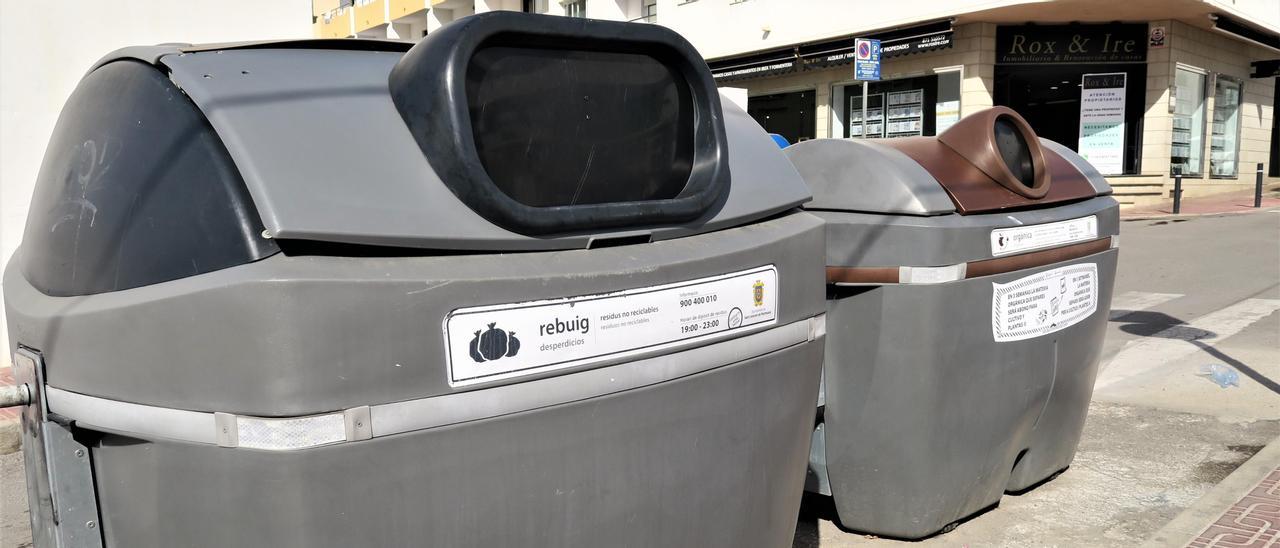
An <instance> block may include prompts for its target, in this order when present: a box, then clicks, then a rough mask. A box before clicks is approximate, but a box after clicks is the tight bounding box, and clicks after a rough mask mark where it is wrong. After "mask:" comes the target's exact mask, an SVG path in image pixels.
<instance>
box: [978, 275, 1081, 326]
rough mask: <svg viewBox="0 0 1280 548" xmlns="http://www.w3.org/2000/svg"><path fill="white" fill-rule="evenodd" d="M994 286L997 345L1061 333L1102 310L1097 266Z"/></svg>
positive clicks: (992, 320) (992, 308)
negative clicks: (1099, 309) (1099, 299)
mask: <svg viewBox="0 0 1280 548" xmlns="http://www.w3.org/2000/svg"><path fill="white" fill-rule="evenodd" d="M991 286H992V294H991V334H992V335H993V336H994V337H995V340H996V342H1006V341H1021V340H1023V339H1030V338H1033V337H1039V336H1041V335H1047V334H1049V333H1053V332H1055V331H1060V330H1063V329H1066V328H1067V327H1070V326H1072V325H1075V324H1077V323H1079V322H1080V321H1081V320H1083V319H1085V318H1088V317H1089V316H1090V315H1092V314H1093V313H1094V312H1095V311H1096V310H1097V309H1098V265H1097V264H1096V263H1083V264H1073V265H1068V266H1064V267H1060V268H1055V269H1053V270H1046V271H1044V272H1041V273H1039V274H1032V275H1030V276H1027V277H1025V278H1019V279H1017V280H1014V281H1012V282H1009V283H1003V284H1001V283H992V284H991Z"/></svg>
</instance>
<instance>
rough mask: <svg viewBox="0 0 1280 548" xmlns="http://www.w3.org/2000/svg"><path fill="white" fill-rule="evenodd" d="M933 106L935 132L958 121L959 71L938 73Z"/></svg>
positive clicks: (944, 129)
mask: <svg viewBox="0 0 1280 548" xmlns="http://www.w3.org/2000/svg"><path fill="white" fill-rule="evenodd" d="M934 107H935V110H934V131H935V132H936V133H942V132H944V131H946V130H947V128H949V127H951V124H954V123H956V122H958V121H960V71H958V70H951V71H947V72H939V73H938V98H937V101H935V103H934Z"/></svg>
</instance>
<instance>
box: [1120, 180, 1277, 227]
mask: <svg viewBox="0 0 1280 548" xmlns="http://www.w3.org/2000/svg"><path fill="white" fill-rule="evenodd" d="M1277 207H1280V186H1276V185H1275V184H1272V185H1271V187H1270V188H1269V189H1268V188H1264V189H1263V191H1262V207H1261V208H1255V207H1253V191H1252V190H1248V191H1243V192H1228V193H1224V194H1215V195H1213V196H1202V197H1196V198H1187V199H1184V200H1182V207H1181V211H1180V212H1179V213H1178V215H1180V216H1191V215H1216V214H1229V213H1252V212H1255V211H1266V210H1268V209H1275V208H1277ZM1170 216H1174V215H1173V203H1172V202H1169V203H1165V204H1161V205H1158V206H1143V207H1135V208H1132V209H1125V210H1122V211H1120V217H1121V218H1123V219H1154V218H1162V217H1170Z"/></svg>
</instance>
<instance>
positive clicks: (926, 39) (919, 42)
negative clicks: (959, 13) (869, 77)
mask: <svg viewBox="0 0 1280 548" xmlns="http://www.w3.org/2000/svg"><path fill="white" fill-rule="evenodd" d="M949 47H951V31H947V32H942V33H937V34H929V35H926V36H919V37H915V38H909V39H905V40H890V41H887V42H885V43H883V44H881V46H880V56H881V57H897V56H899V55H910V54H912V53H920V52H925V51H933V50H935V49H943V48H949Z"/></svg>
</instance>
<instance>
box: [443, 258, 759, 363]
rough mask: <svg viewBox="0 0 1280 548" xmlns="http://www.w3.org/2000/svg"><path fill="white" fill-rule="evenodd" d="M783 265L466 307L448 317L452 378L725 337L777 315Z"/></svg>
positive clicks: (590, 360)
mask: <svg viewBox="0 0 1280 548" xmlns="http://www.w3.org/2000/svg"><path fill="white" fill-rule="evenodd" d="M777 298H778V270H777V268H775V267H774V266H773V265H768V266H762V267H759V268H753V269H751V270H746V271H742V272H735V273H731V274H724V275H720V276H712V277H709V278H700V279H697V280H689V281H684V282H676V283H672V284H665V285H659V286H653V287H645V288H640V289H632V290H627V291H620V292H616V293H605V294H599V295H583V296H577V297H565V298H560V299H550V300H544V301H530V302H523V303H514V304H502V305H492V306H477V307H470V308H459V309H457V310H454V311H453V312H452V313H450V314H449V315H448V316H447V317H446V318H445V320H444V338H445V344H446V346H447V350H446V352H447V356H446V357H447V360H448V367H449V385H450V386H464V385H469V384H475V383H481V382H489V381H494V380H499V379H506V378H511V377H517V376H521V375H530V374H533V373H540V372H544V371H551V370H555V369H563V368H566V367H575V366H580V365H586V364H591V363H596V362H601V361H605V360H614V359H619V358H625V357H627V356H629V355H634V354H639V353H643V352H652V351H657V350H663V349H665V348H669V347H673V346H678V345H681V344H687V343H689V342H692V341H694V340H706V339H715V338H722V337H725V336H728V335H730V334H731V333H732V332H736V331H739V330H741V329H744V328H747V327H759V326H765V325H770V324H773V323H775V322H776V321H777Z"/></svg>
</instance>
